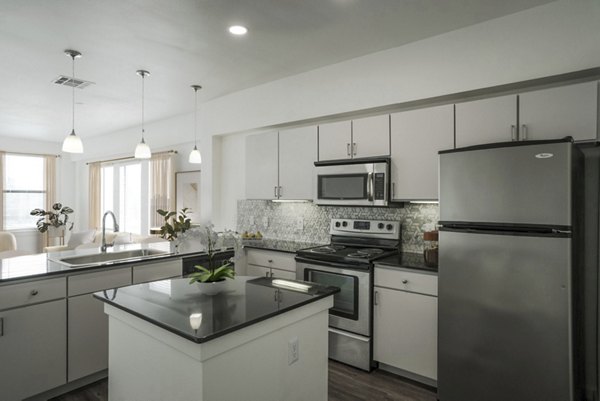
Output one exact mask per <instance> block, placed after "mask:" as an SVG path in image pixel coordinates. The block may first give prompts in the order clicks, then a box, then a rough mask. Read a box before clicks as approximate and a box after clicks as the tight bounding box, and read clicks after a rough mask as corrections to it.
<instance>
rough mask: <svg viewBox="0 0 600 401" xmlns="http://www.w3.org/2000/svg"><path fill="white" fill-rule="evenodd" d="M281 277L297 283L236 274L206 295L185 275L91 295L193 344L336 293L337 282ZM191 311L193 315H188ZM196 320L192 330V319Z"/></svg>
mask: <svg viewBox="0 0 600 401" xmlns="http://www.w3.org/2000/svg"><path fill="white" fill-rule="evenodd" d="M281 282H284V283H285V282H287V283H289V282H292V283H302V282H296V281H290V280H281V279H276V278H266V277H258V278H256V277H249V276H237V277H236V278H235V279H234V280H227V281H226V282H225V284H224V288H223V290H222V291H221V292H220V293H218V294H216V295H212V296H209V295H206V294H204V293H203V292H202V290H201V289H200V288H199V287H198V286H197V284H196V283H193V284H189V279H171V280H164V281H155V282H152V283H145V284H137V285H132V286H128V287H122V288H119V289H118V291H115V292H114V293H113V292H111V293H110V294H106V293H104V292H97V293H95V294H94V297H95V298H97V299H99V300H101V301H103V302H106V303H107V304H109V305H112V306H114V307H116V308H118V309H121V310H123V311H126V312H128V313H130V314H132V315H134V316H136V317H139V318H141V319H143V320H145V321H147V322H150V323H152V324H155V325H156V326H158V327H161V328H163V329H165V330H168V331H170V332H172V333H175V334H177V335H179V336H181V337H183V338H186V339H188V340H190V341H193V342H195V343H204V342H207V341H210V340H212V339H214V338H217V337H221V336H223V335H225V334H227V333H231V332H234V331H236V330H239V329H241V328H244V327H247V326H250V325H252V324H255V323H258V322H261V321H263V320H266V319H269V318H271V317H273V316H276V315H279V314H282V313H285V312H287V311H290V310H293V309H296V308H299V307H301V306H303V305H307V304H309V303H312V302H315V301H318V300H320V299H322V298H325V297H327V296H330V295H333V294H335V293H337V292H339V288H337V287H325V286H321V285H319V284H315V283H303V284H306V285H308V286H309V289H308V290H306V291H301V290H297V289H291V288H288V287H286V286H283V285H281V284H279V283H281ZM192 315H193V316H192ZM194 319H196V323H197V322H198V319H200V321H201V323H200V327H199V328H198V329H194V328H193V327H192V321H193V320H194Z"/></svg>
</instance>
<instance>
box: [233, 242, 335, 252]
mask: <svg viewBox="0 0 600 401" xmlns="http://www.w3.org/2000/svg"><path fill="white" fill-rule="evenodd" d="M242 245H243V246H244V248H254V249H264V250H267V251H278V252H287V253H296V252H298V251H299V250H300V249H306V248H313V247H316V246H321V245H327V243H319V242H302V241H291V240H278V239H274V238H263V239H262V240H242Z"/></svg>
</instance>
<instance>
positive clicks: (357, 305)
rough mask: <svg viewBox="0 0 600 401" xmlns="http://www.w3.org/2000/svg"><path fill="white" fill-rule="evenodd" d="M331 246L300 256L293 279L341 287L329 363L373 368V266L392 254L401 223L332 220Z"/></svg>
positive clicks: (305, 251)
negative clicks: (336, 362)
mask: <svg viewBox="0 0 600 401" xmlns="http://www.w3.org/2000/svg"><path fill="white" fill-rule="evenodd" d="M329 232H330V234H331V243H330V244H329V245H325V246H319V247H315V248H308V249H303V250H300V251H298V253H297V256H296V277H297V278H298V279H299V280H304V281H312V282H315V283H320V284H324V285H328V286H335V287H339V288H340V290H341V291H340V292H339V293H337V294H336V295H335V296H334V305H333V308H331V309H330V311H329V358H331V359H335V360H337V361H340V362H344V363H346V364H349V365H352V366H355V367H357V368H360V369H363V370H366V371H370V370H371V369H372V367H373V344H372V335H373V261H375V260H377V259H380V258H383V257H386V256H390V255H393V254H395V253H397V252H398V247H399V245H400V223H399V222H397V221H381V220H351V219H332V220H331V226H330V230H329Z"/></svg>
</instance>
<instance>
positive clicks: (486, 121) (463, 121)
mask: <svg viewBox="0 0 600 401" xmlns="http://www.w3.org/2000/svg"><path fill="white" fill-rule="evenodd" d="M516 128H517V96H516V95H509V96H500V97H493V98H490V99H482V100H476V101H473V102H465V103H458V104H457V105H456V147H457V148H462V147H464V146H471V145H480V144H483V143H494V142H509V141H511V140H516V139H517V137H516V135H517V129H516Z"/></svg>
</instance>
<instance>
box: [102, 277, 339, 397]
mask: <svg viewBox="0 0 600 401" xmlns="http://www.w3.org/2000/svg"><path fill="white" fill-rule="evenodd" d="M298 284H300V285H298ZM338 291H339V289H338V288H335V287H323V286H319V285H315V284H312V283H305V284H304V285H303V284H302V283H298V282H294V281H289V280H281V279H274V278H265V277H260V278H255V277H236V278H235V280H229V281H227V282H226V284H225V286H224V287H223V289H222V290H221V292H220V293H218V294H216V295H212V296H209V295H207V294H206V293H204V292H203V289H201V288H198V286H197V285H196V284H189V283H188V280H187V279H172V280H164V281H158V282H153V283H146V284H140V285H134V286H129V287H124V288H120V289H119V290H118V291H115V292H110V293H104V292H100V293H96V294H95V295H94V296H95V297H96V298H97V299H99V300H101V301H103V302H105V312H106V313H107V314H108V316H109V394H110V400H111V401H121V400H123V401H125V400H166V399H168V400H182V401H183V400H185V401H203V400H210V401H216V400H246V401H252V400H256V401H258V400H260V401H269V400H273V401H276V400H322V401H325V400H327V354H328V353H327V348H328V336H327V326H328V310H329V308H331V307H332V306H333V294H335V293H337V292H338Z"/></svg>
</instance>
